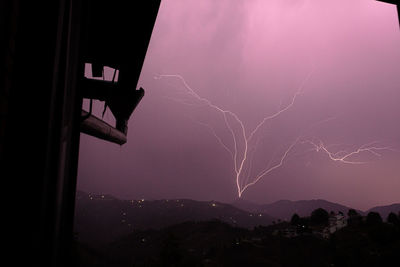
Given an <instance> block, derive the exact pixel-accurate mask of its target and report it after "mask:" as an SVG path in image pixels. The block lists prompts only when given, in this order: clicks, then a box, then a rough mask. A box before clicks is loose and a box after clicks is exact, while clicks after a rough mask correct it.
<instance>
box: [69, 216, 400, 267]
mask: <svg viewBox="0 0 400 267" xmlns="http://www.w3.org/2000/svg"><path fill="white" fill-rule="evenodd" d="M282 224H283V225H285V224H288V223H282ZM280 227H281V226H280V225H270V226H267V227H257V228H255V229H254V230H249V229H244V228H238V227H233V226H231V225H229V224H226V223H223V222H220V221H210V222H197V223H196V222H186V223H181V224H177V225H173V226H170V227H166V228H163V229H160V230H147V231H138V232H135V233H133V234H130V235H127V236H125V237H123V238H121V239H119V240H117V241H115V242H113V243H111V244H108V245H106V246H104V247H102V248H99V249H98V250H97V251H96V250H91V249H89V248H88V247H85V246H81V245H79V244H78V247H77V248H78V250H77V251H78V255H79V256H78V260H79V261H80V263H81V265H80V266H92V267H94V266H96V267H100V266H114V267H122V266H273V267H274V266H276V267H278V266H285V267H286V266H287V267H303V266H304V267H309V266H321V267H324V266H326V267H329V266H337V267H349V266H352V267H353V266H354V267H357V266H363V267H381V266H398V264H396V263H398V251H399V250H400V228H398V226H395V225H392V224H388V223H378V224H372V225H369V224H368V223H361V224H359V225H353V226H348V227H345V228H342V229H341V230H339V231H337V232H335V233H334V234H333V235H331V236H330V237H329V238H327V239H326V238H320V237H318V236H317V235H314V234H311V233H304V234H300V235H298V236H295V237H292V238H289V237H285V236H283V235H280V234H274V232H275V230H276V229H279V228H280Z"/></svg>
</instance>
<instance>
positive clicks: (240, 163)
mask: <svg viewBox="0 0 400 267" xmlns="http://www.w3.org/2000/svg"><path fill="white" fill-rule="evenodd" d="M312 72H313V71H312ZM312 72H310V73H309V75H308V76H307V77H306V79H305V80H304V81H303V82H302V84H301V85H300V86H299V88H298V90H297V91H296V93H295V94H294V95H293V97H292V98H291V101H290V103H289V104H288V105H287V106H285V107H284V108H281V109H279V110H278V111H277V112H275V113H274V114H272V115H269V116H266V117H264V118H263V119H262V120H261V122H260V123H259V124H257V125H256V127H255V128H254V129H253V130H252V131H251V132H250V134H249V135H248V136H247V134H246V128H245V126H244V123H243V122H242V121H241V120H240V118H239V117H238V116H237V115H236V114H235V113H234V112H233V111H231V110H228V109H223V108H221V107H219V106H217V105H215V104H213V103H212V102H211V101H210V100H208V99H207V98H204V97H202V96H200V95H199V94H197V93H196V92H195V90H193V89H192V88H191V87H190V86H189V84H188V83H187V82H186V80H185V79H184V78H183V77H182V76H181V75H179V74H161V75H158V76H155V77H154V79H161V78H177V79H179V80H180V81H181V82H182V84H183V85H184V87H185V88H186V91H187V93H188V94H189V95H191V96H192V97H194V98H196V99H197V100H198V101H199V102H201V103H203V104H204V105H206V106H208V107H210V108H212V109H214V110H216V111H218V112H220V113H221V114H222V116H223V119H224V123H225V126H226V127H227V129H228V130H229V132H230V133H231V135H232V139H233V143H234V144H233V145H234V149H233V152H232V151H231V150H230V149H229V148H228V147H227V146H226V144H225V143H223V142H222V139H221V138H220V137H219V136H218V135H217V134H216V132H215V130H214V129H213V128H212V127H211V126H209V125H207V124H204V123H200V124H202V125H205V126H206V127H207V128H209V129H210V130H211V132H212V134H213V135H214V137H215V138H216V139H217V141H218V143H219V144H220V145H221V146H222V147H223V148H224V149H225V150H226V151H228V152H229V153H230V155H231V156H232V158H233V165H234V172H235V182H236V187H237V192H238V196H239V197H241V196H242V194H243V192H244V191H245V190H246V189H247V188H248V187H249V186H252V185H254V184H256V183H257V182H258V181H259V180H260V179H261V178H262V177H264V176H265V175H267V174H268V173H270V172H271V171H273V170H275V169H277V168H279V167H281V166H282V165H283V163H284V160H285V159H286V158H287V155H288V154H289V152H290V150H291V149H292V148H293V147H294V145H295V144H296V143H297V141H298V140H296V142H295V143H293V144H291V145H290V146H289V148H288V149H287V150H286V151H285V153H284V154H283V155H282V157H281V159H280V161H279V163H278V164H276V165H274V166H272V167H270V168H267V169H265V170H263V171H262V172H261V173H259V174H258V175H257V176H256V177H255V179H254V180H253V181H252V182H248V177H247V178H246V182H245V184H244V185H241V183H240V182H241V181H240V177H241V175H242V173H243V171H244V165H245V163H246V162H247V160H248V154H249V143H250V141H251V140H252V139H253V137H254V135H255V134H256V133H257V131H258V130H259V129H260V128H261V127H262V126H263V125H264V124H265V123H266V122H267V121H270V120H272V119H274V118H277V117H278V116H279V115H281V114H282V113H284V112H285V111H287V110H289V109H290V108H291V107H292V106H293V105H294V103H295V101H296V98H297V97H298V96H299V95H300V94H301V93H303V92H302V89H303V87H304V84H305V83H306V82H307V81H308V80H309V78H310V77H311V75H312ZM229 119H233V120H234V121H235V122H236V123H238V125H239V126H240V136H237V134H235V131H234V130H233V128H232V125H231V123H230V122H229ZM240 137H241V138H242V139H243V140H244V142H243V143H244V149H243V152H242V154H241V155H239V151H238V139H239V138H240ZM251 165H252V161H250V168H251Z"/></svg>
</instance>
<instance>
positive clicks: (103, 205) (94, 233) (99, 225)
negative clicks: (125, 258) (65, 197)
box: [75, 191, 274, 244]
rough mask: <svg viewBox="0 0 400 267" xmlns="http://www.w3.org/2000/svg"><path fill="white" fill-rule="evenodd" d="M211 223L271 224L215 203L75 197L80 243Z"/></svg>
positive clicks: (267, 218) (265, 217)
mask: <svg viewBox="0 0 400 267" xmlns="http://www.w3.org/2000/svg"><path fill="white" fill-rule="evenodd" d="M213 219H217V220H220V221H222V222H225V223H228V224H229V225H232V226H238V227H243V228H253V227H254V226H259V225H269V224H271V222H272V221H273V220H274V219H273V218H272V217H270V216H269V215H267V214H264V213H260V212H259V213H254V212H248V211H243V210H240V209H238V208H236V207H234V206H232V205H229V204H224V203H220V202H216V201H195V200H189V199H164V200H152V201H148V200H120V199H117V198H115V197H113V196H109V195H92V194H88V193H85V192H82V191H78V192H77V196H76V207H75V232H76V234H77V237H78V239H79V240H80V241H81V242H87V243H91V244H96V243H98V244H100V243H103V244H104V243H108V242H111V241H113V240H116V239H117V238H119V237H121V236H123V235H126V234H129V233H132V232H134V231H138V230H147V229H160V228H163V227H167V226H171V225H174V224H178V223H183V222H187V221H193V222H199V221H209V220H213ZM100 233H101V234H100Z"/></svg>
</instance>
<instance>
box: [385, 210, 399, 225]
mask: <svg viewBox="0 0 400 267" xmlns="http://www.w3.org/2000/svg"><path fill="white" fill-rule="evenodd" d="M386 221H387V222H388V223H391V224H394V225H399V224H400V219H399V218H398V217H397V215H396V214H395V213H394V212H391V213H389V215H388V217H387V219H386Z"/></svg>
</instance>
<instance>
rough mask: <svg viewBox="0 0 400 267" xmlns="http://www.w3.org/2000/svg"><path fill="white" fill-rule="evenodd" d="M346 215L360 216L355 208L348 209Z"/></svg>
mask: <svg viewBox="0 0 400 267" xmlns="http://www.w3.org/2000/svg"><path fill="white" fill-rule="evenodd" d="M347 216H349V217H356V216H360V214H358V212H357V211H356V210H355V209H349V211H348V212H347Z"/></svg>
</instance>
